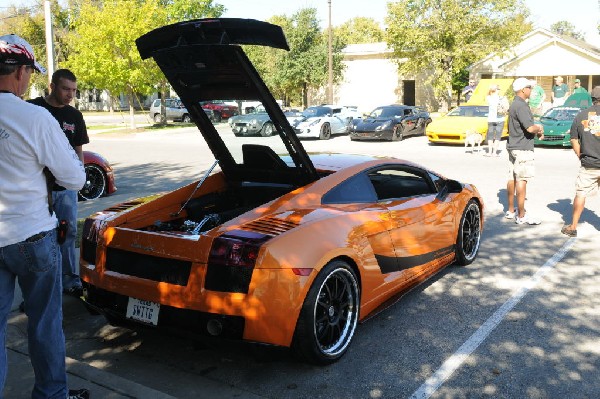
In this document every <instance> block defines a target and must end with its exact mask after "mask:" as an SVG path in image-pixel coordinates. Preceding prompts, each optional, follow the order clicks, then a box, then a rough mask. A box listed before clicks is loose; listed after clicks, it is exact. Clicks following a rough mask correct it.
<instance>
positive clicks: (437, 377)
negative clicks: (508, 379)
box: [410, 238, 577, 399]
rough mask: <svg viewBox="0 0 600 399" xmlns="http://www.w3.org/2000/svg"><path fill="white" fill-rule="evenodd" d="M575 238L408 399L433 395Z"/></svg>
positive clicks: (547, 262) (421, 398)
mask: <svg viewBox="0 0 600 399" xmlns="http://www.w3.org/2000/svg"><path fill="white" fill-rule="evenodd" d="M576 240H577V239H576V238H569V239H568V240H567V242H565V244H564V245H563V246H562V248H561V249H560V250H559V251H558V252H556V253H555V254H554V256H552V258H550V259H548V260H547V261H546V263H544V265H543V266H542V267H540V268H539V269H538V271H537V272H536V273H535V274H534V275H533V276H532V277H531V278H530V279H529V280H527V281H526V282H525V284H524V285H523V287H521V288H520V289H519V290H518V291H517V292H516V293H515V294H514V295H513V296H512V297H511V298H509V299H508V300H507V301H506V302H504V304H503V305H502V306H501V307H500V308H499V309H498V310H496V312H494V314H493V315H492V316H491V317H490V318H489V319H487V320H486V321H485V323H483V324H482V326H481V327H479V329H478V330H477V331H475V333H474V334H473V335H471V336H470V337H469V339H468V340H466V341H465V343H464V344H462V345H461V347H460V348H458V350H457V351H456V352H455V353H454V354H453V355H452V356H450V357H449V358H448V360H446V361H445V362H444V364H442V366H441V367H440V368H439V369H437V370H436V372H435V373H434V374H433V375H432V376H431V377H429V378H428V379H427V381H425V382H424V383H423V385H421V386H420V387H419V389H417V390H416V391H415V393H413V394H412V396H411V397H410V399H426V398H429V397H430V396H431V395H433V394H434V393H435V391H437V390H438V389H439V387H441V386H442V384H443V383H444V382H445V381H446V380H447V379H448V378H450V376H451V375H452V374H453V373H454V372H455V371H456V369H458V368H459V367H460V366H461V365H462V364H463V362H464V361H465V360H466V359H467V358H468V357H469V356H470V355H471V353H473V351H474V350H475V349H477V347H478V346H479V345H481V343H482V342H483V341H484V340H485V339H486V338H487V336H488V335H490V333H491V332H492V331H493V330H494V329H495V328H496V327H497V326H498V324H500V322H501V321H502V319H504V317H506V315H507V314H508V312H510V311H511V310H512V309H513V308H514V307H515V306H516V305H517V304H518V303H519V302H520V301H521V299H523V297H524V296H525V294H527V293H528V292H529V291H530V290H531V289H532V288H534V287H535V286H536V285H537V284H538V283H539V281H540V280H541V279H542V278H543V277H544V276H545V275H546V274H547V273H548V272H550V271H551V270H552V269H553V268H554V266H556V264H557V263H558V262H560V261H561V259H562V258H564V257H565V255H566V254H567V253H568V252H569V251H570V250H571V248H572V247H573V245H574V244H575V241H576Z"/></svg>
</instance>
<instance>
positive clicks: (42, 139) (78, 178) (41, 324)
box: [0, 35, 89, 399]
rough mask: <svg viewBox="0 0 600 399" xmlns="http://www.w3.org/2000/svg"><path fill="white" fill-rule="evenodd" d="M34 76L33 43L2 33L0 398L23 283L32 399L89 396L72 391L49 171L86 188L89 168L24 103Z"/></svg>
mask: <svg viewBox="0 0 600 399" xmlns="http://www.w3.org/2000/svg"><path fill="white" fill-rule="evenodd" d="M35 71H38V72H41V73H45V71H46V70H45V69H44V68H43V67H42V66H41V65H39V64H38V63H37V62H36V61H35V57H34V54H33V49H32V48H31V45H30V44H29V43H27V42H26V41H25V40H23V39H22V38H21V37H19V36H17V35H4V36H0V109H1V110H2V113H1V114H0V159H1V160H2V162H0V320H1V323H3V325H0V343H1V344H0V359H2V360H0V395H1V393H2V391H3V389H4V384H5V381H6V374H7V369H8V365H7V362H6V347H5V342H6V324H7V317H8V313H9V312H10V307H11V305H12V302H13V296H14V291H15V282H16V280H17V279H18V280H19V285H20V287H21V290H22V292H23V298H24V300H25V309H26V313H27V317H28V318H29V322H28V328H27V336H28V344H29V356H30V359H31V364H32V366H33V369H34V372H35V383H34V386H33V390H32V397H34V398H75V399H87V398H89V391H88V390H87V389H80V390H68V389H67V374H66V367H65V355H66V353H65V337H64V333H63V329H62V289H61V257H60V250H59V247H58V244H57V241H56V238H57V237H56V235H57V232H56V226H57V219H56V216H55V215H54V214H53V213H52V212H51V210H50V207H49V202H48V188H47V185H46V184H47V182H46V174H45V170H48V171H49V172H50V173H51V174H52V175H53V176H54V178H55V179H56V182H57V183H59V184H60V185H62V186H64V187H67V188H69V189H71V190H79V189H80V188H81V187H83V185H84V183H85V171H84V169H83V165H82V164H81V161H80V160H79V158H78V157H77V154H75V151H73V148H72V147H71V146H70V145H69V142H68V140H67V138H66V137H65V135H64V133H63V132H62V130H61V128H60V126H59V125H58V122H56V119H54V118H53V117H52V115H50V113H49V112H48V111H47V110H45V109H44V108H41V107H38V106H36V105H33V104H29V103H27V102H25V101H23V99H22V98H21V96H23V94H24V93H25V91H26V90H27V88H28V86H29V81H30V79H31V75H32V74H33V73H34V72H35Z"/></svg>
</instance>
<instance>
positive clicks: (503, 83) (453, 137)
mask: <svg viewBox="0 0 600 399" xmlns="http://www.w3.org/2000/svg"><path fill="white" fill-rule="evenodd" d="M513 81H514V79H481V80H480V81H479V83H478V84H477V87H476V88H475V91H474V92H473V95H472V96H471V98H470V99H469V101H468V102H467V103H466V104H464V105H460V106H458V107H456V108H454V109H452V110H451V111H450V112H448V113H447V114H446V115H444V116H441V117H439V118H435V119H434V120H433V122H431V123H430V124H429V125H427V127H426V128H425V134H426V135H427V139H428V140H429V142H430V143H432V144H436V143H448V144H464V143H465V138H466V136H467V131H469V132H471V131H475V132H477V133H480V134H481V135H482V136H483V137H484V138H485V137H486V136H487V129H488V122H487V116H488V110H489V107H488V105H487V100H486V97H487V94H488V92H489V88H490V86H491V85H492V84H493V85H496V86H498V87H499V91H498V92H499V93H500V94H501V95H502V96H504V97H507V98H512V95H513V94H512V82H513ZM506 119H507V118H505V123H504V126H503V128H502V135H501V137H508V123H507V122H506Z"/></svg>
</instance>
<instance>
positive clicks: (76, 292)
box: [63, 287, 83, 298]
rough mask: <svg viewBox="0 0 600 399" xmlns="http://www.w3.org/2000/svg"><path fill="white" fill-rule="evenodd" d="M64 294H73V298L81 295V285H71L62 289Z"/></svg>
mask: <svg viewBox="0 0 600 399" xmlns="http://www.w3.org/2000/svg"><path fill="white" fill-rule="evenodd" d="M63 293H64V294H67V295H70V296H74V297H75V298H81V297H82V296H83V287H71V288H65V289H64V290H63Z"/></svg>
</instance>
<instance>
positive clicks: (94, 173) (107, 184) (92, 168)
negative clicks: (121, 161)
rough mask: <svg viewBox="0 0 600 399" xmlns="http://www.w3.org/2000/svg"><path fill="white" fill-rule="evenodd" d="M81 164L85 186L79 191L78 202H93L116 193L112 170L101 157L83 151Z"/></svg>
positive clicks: (94, 153)
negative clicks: (83, 170) (83, 169)
mask: <svg viewBox="0 0 600 399" xmlns="http://www.w3.org/2000/svg"><path fill="white" fill-rule="evenodd" d="M83 163H84V167H85V177H86V178H85V186H83V188H82V189H81V190H79V199H80V200H82V201H85V200H93V199H96V198H99V197H102V196H104V195H109V194H112V193H114V192H115V191H117V186H115V175H114V173H113V168H112V166H110V163H108V161H107V160H106V159H105V158H104V157H103V156H102V155H100V154H98V153H96V152H91V151H84V152H83Z"/></svg>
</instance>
